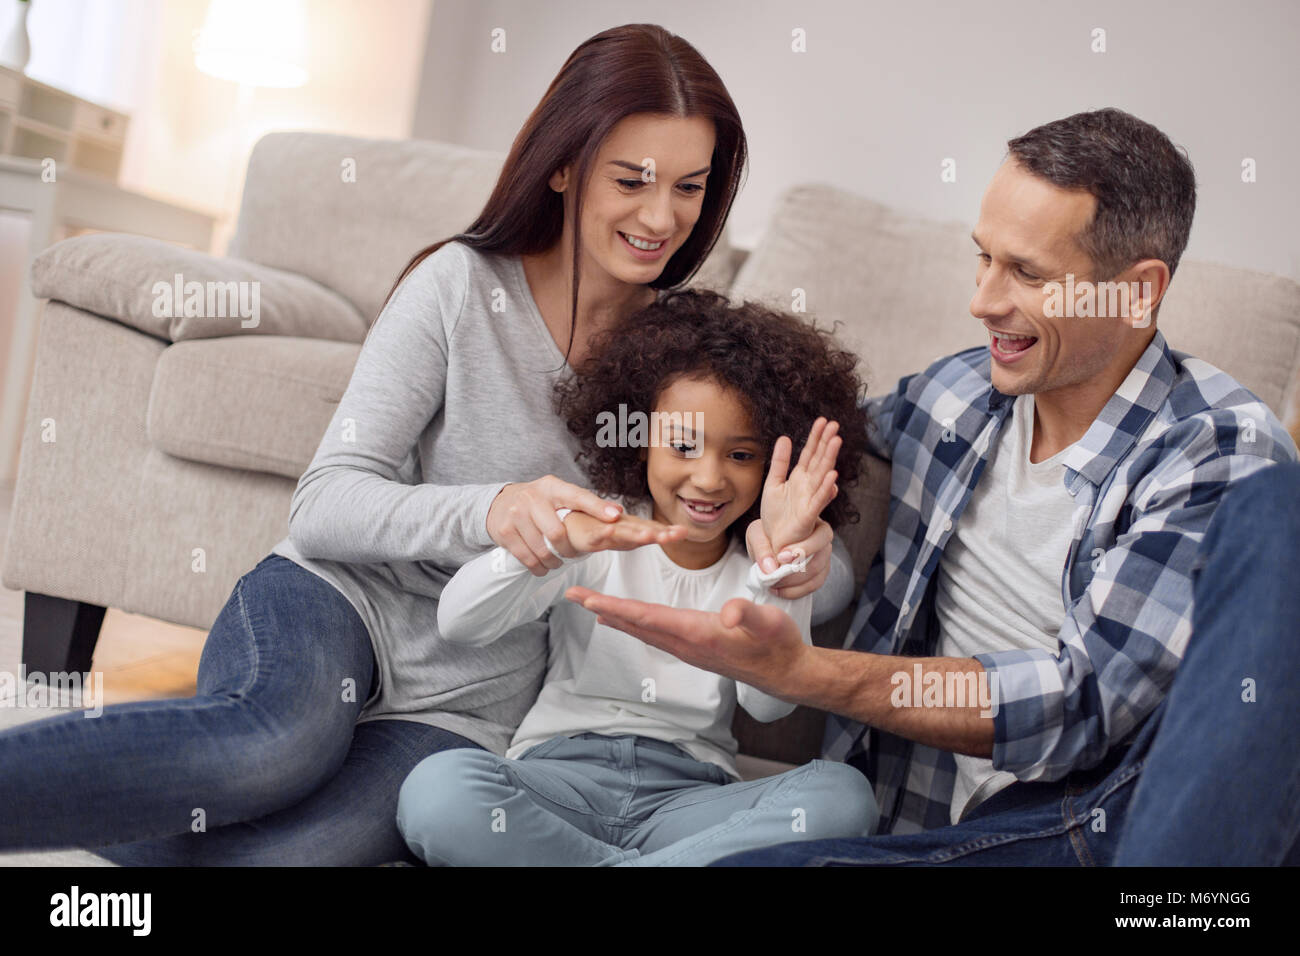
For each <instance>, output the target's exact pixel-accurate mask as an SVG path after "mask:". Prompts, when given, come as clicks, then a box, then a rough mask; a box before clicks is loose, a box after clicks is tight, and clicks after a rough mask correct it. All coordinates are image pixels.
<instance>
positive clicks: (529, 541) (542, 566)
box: [487, 475, 623, 577]
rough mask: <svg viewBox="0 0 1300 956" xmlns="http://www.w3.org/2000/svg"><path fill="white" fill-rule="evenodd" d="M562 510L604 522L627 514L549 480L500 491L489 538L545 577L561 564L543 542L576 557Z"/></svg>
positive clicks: (549, 477) (489, 521) (491, 515)
mask: <svg viewBox="0 0 1300 956" xmlns="http://www.w3.org/2000/svg"><path fill="white" fill-rule="evenodd" d="M560 508H571V509H573V511H574V512H579V511H580V512H582V513H583V514H586V515H590V516H591V517H593V518H595V519H597V520H598V521H601V522H612V521H617V520H618V519H619V517H620V516H621V515H622V514H623V509H622V508H621V507H620V506H619V505H617V504H615V503H614V502H612V501H606V500H605V499H603V498H601V497H600V496H599V495H597V494H595V493H594V492H592V491H589V490H587V489H586V488H579V487H578V486H577V485H571V484H569V483H568V482H567V481H562V480H560V479H559V478H556V477H555V476H554V475H546V476H545V477H542V478H538V479H537V480H536V481H528V482H520V483H515V484H509V485H506V486H505V487H504V488H502V489H501V492H500V493H499V494H498V495H497V496H496V498H494V499H493V501H492V506H491V507H490V508H489V509H488V516H487V533H488V537H490V538H491V539H492V540H493V541H495V542H496V543H497V544H499V545H500V546H501V547H503V548H505V549H506V550H507V551H509V552H510V553H511V554H512V555H514V556H515V557H516V558H517V559H518V560H519V562H520V563H521V564H523V565H525V566H526V567H527V568H528V570H529V571H531V572H532V573H533V574H535V575H537V576H539V577H540V576H542V575H544V574H546V572H547V571H553V570H554V569H555V568H558V567H559V566H560V564H561V563H562V562H561V561H560V559H559V558H557V557H556V556H555V555H554V554H552V553H551V551H550V548H547V547H546V541H544V540H542V539H543V537H545V538H546V539H548V540H549V541H550V542H551V545H552V547H554V548H555V550H556V551H557V552H559V553H560V554H562V555H563V556H564V557H566V558H572V557H576V556H577V552H576V551H575V550H574V549H573V545H572V544H570V542H569V535H568V533H567V532H566V531H565V528H564V522H562V521H561V520H560V519H559V518H558V517H557V516H556V514H555V512H556V511H557V510H558V509H560ZM570 517H571V516H570Z"/></svg>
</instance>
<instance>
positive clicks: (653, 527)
mask: <svg viewBox="0 0 1300 956" xmlns="http://www.w3.org/2000/svg"><path fill="white" fill-rule="evenodd" d="M564 527H565V528H566V529H567V530H568V532H569V543H570V544H572V545H573V547H574V549H575V550H576V551H577V552H578V553H579V554H590V553H592V552H595V551H631V550H633V549H634V548H640V547H643V546H645V545H647V544H668V543H669V542H671V541H681V540H682V539H683V538H685V537H686V535H687V528H686V526H685V525H680V524H672V525H669V524H662V523H661V522H658V521H651V520H649V519H647V518H639V517H637V516H636V515H630V514H624V515H623V516H622V517H620V518H619V519H618V520H617V521H600V520H598V519H596V518H593V517H591V515H587V514H583V513H582V512H580V511H575V512H573V513H572V514H568V515H565V517H564Z"/></svg>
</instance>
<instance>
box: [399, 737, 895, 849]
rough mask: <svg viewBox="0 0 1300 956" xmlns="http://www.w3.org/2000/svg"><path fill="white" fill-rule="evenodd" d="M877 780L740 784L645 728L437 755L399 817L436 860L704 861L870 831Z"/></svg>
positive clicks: (415, 843) (849, 774)
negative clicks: (507, 752)
mask: <svg viewBox="0 0 1300 956" xmlns="http://www.w3.org/2000/svg"><path fill="white" fill-rule="evenodd" d="M876 817H877V813H876V805H875V798H874V797H873V796H872V793H871V786H870V785H869V784H868V783H867V778H866V777H864V776H862V774H861V773H860V772H859V771H858V770H857V769H855V768H853V767H850V766H848V765H847V764H841V763H830V762H827V761H823V760H814V761H813V762H812V763H810V764H807V765H806V766H803V767H799V768H797V769H795V770H791V771H789V772H788V773H784V774H781V775H780V776H776V777H768V778H766V779H763V780H752V781H746V782H739V783H737V782H733V781H732V778H731V777H730V776H728V775H727V773H726V772H725V771H723V769H722V768H721V767H718V766H717V765H715V764H711V763H706V762H704V761H700V760H696V759H695V758H693V757H692V756H691V755H690V754H688V753H687V752H686V751H685V750H682V749H681V748H679V747H677V746H676V745H674V744H670V743H665V742H664V741H660V740H652V739H650V738H648V737H638V736H633V735H631V734H623V735H619V736H605V735H602V734H595V733H587V734H578V735H577V736H575V737H564V736H558V737H553V738H551V739H550V740H548V741H546V742H544V743H541V744H538V745H537V746H535V747H532V748H530V749H529V750H527V751H525V752H524V753H523V754H522V755H520V757H519V758H518V759H515V760H508V759H506V758H505V757H498V756H496V755H495V754H491V753H487V752H486V751H482V750H454V751H446V752H444V753H439V754H434V755H433V756H432V757H428V758H426V759H425V760H423V761H421V763H420V764H419V765H418V766H417V767H416V768H415V770H414V771H412V773H411V776H410V777H409V778H408V779H407V781H406V783H404V784H403V785H402V793H401V797H400V799H399V801H398V810H397V823H398V827H399V829H400V830H401V831H402V833H403V834H404V835H405V837H406V840H407V843H408V844H409V845H410V847H411V849H412V850H413V851H415V853H416V854H417V855H418V856H420V857H421V858H422V859H424V860H425V862H427V863H430V864H432V865H452V866H510V865H515V866H528V865H534V866H611V865H624V866H702V865H704V864H705V863H708V862H710V861H711V860H716V859H718V858H719V857H723V856H726V855H727V854H729V853H734V852H736V851H737V850H741V849H745V848H748V847H758V846H765V845H767V844H770V843H775V842H777V841H778V840H781V839H789V838H790V834H791V833H798V834H800V837H799V838H801V839H808V840H814V839H818V838H822V837H829V836H855V835H862V834H866V833H870V832H871V830H872V828H873V827H874V826H875V823H876Z"/></svg>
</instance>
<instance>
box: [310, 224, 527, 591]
mask: <svg viewBox="0 0 1300 956" xmlns="http://www.w3.org/2000/svg"><path fill="white" fill-rule="evenodd" d="M469 281H470V274H469V263H468V260H467V258H466V255H465V253H464V251H463V250H462V249H461V248H460V247H459V246H458V245H457V244H456V243H449V244H448V245H446V246H444V247H443V248H442V249H440V250H438V252H436V253H434V254H433V255H432V256H430V257H428V258H427V259H425V260H424V261H423V262H421V263H420V264H419V265H418V266H417V267H416V268H415V269H414V270H413V271H412V272H411V274H410V275H408V276H407V277H406V279H405V280H404V281H403V282H402V284H401V286H399V287H398V289H397V291H396V292H395V293H394V294H393V297H392V299H391V300H389V302H388V305H387V306H386V307H385V308H384V310H383V312H382V313H381V314H380V316H379V318H378V319H376V320H375V323H374V325H373V326H371V328H370V332H369V334H368V335H367V337H366V341H365V344H364V345H363V346H362V348H361V354H360V355H359V356H358V358H357V362H356V365H355V367H354V368H353V371H352V378H351V380H350V381H349V382H348V387H347V390H346V391H345V392H344V394H343V397H342V398H341V399H340V400H339V406H338V408H337V409H336V410H335V412H334V416H333V418H332V420H331V421H330V425H329V428H328V429H327V430H326V432H325V435H324V437H322V438H321V442H320V445H319V447H318V448H317V450H316V455H315V457H314V458H313V459H312V462H311V464H310V465H309V466H308V468H307V470H306V471H305V472H304V473H303V475H302V477H301V478H300V479H299V480H298V486H297V488H296V489H295V490H294V494H293V501H292V503H291V505H290V509H289V538H290V539H291V540H292V542H293V544H294V546H295V547H296V548H297V549H298V550H299V551H300V552H301V553H302V555H303V556H304V557H307V558H324V559H328V560H333V561H350V562H356V563H375V562H384V561H420V560H433V561H437V562H438V563H439V564H444V565H448V566H452V567H455V566H456V565H459V564H462V563H464V561H466V560H468V559H469V558H471V557H472V556H474V555H476V554H478V553H480V552H482V551H483V550H484V549H486V548H489V547H491V545H492V541H491V539H490V538H489V537H488V535H487V530H486V525H485V518H486V516H487V512H488V508H489V507H490V506H491V504H492V499H493V498H495V497H496V495H497V493H498V492H500V491H501V489H502V488H503V487H504V486H505V482H492V483H487V484H478V485H460V486H454V487H439V486H435V485H429V484H412V483H410V482H411V481H412V480H413V477H414V471H413V470H414V464H415V463H414V461H413V458H412V455H413V451H414V449H415V446H416V442H417V440H418V439H419V437H420V435H421V434H422V433H423V432H424V430H425V428H426V427H427V426H428V424H429V422H430V421H431V420H432V419H433V417H434V416H435V415H437V414H438V412H439V411H440V410H441V409H442V406H443V398H444V388H445V385H446V379H447V362H448V344H447V343H448V340H449V338H450V336H451V332H452V331H453V330H454V329H455V327H456V323H457V321H458V320H459V319H460V316H461V313H462V311H463V310H464V307H465V302H466V299H467V297H468V294H469V288H468V286H469Z"/></svg>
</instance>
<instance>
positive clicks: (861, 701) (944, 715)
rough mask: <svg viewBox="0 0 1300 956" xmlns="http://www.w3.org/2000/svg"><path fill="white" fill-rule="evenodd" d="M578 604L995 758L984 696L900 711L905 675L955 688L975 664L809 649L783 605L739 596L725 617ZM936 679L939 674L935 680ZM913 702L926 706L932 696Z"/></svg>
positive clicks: (690, 651)
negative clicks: (953, 680) (956, 679)
mask: <svg viewBox="0 0 1300 956" xmlns="http://www.w3.org/2000/svg"><path fill="white" fill-rule="evenodd" d="M565 597H567V598H568V599H569V600H571V601H575V602H576V603H579V604H581V605H582V606H583V607H585V608H586V609H587V610H589V611H592V612H593V613H595V614H597V615H599V620H600V622H601V623H602V624H607V625H609V626H610V627H616V628H618V629H619V630H621V631H626V632H627V633H628V634H631V635H632V636H633V637H636V638H639V639H640V640H643V641H645V642H646V643H647V644H650V645H651V646H653V647H657V648H659V649H660V650H663V651H667V652H668V653H669V654H672V655H674V656H675V657H678V658H680V659H681V660H683V661H685V662H686V663H688V664H692V665H694V666H696V667H699V668H702V669H704V670H708V671H712V672H714V673H716V674H722V675H723V676H724V677H730V678H732V679H733V680H736V681H739V682H741V683H744V684H748V685H750V686H751V687H756V688H758V689H759V690H762V691H764V692H765V693H767V694H770V695H771V696H773V697H777V698H780V699H781V700H786V701H789V702H790V703H793V704H807V705H808V706H810V707H816V708H819V709H821V710H829V711H831V712H833V713H837V714H843V715H844V716H846V717H851V718H853V719H855V720H859V721H862V722H863V723H866V724H870V725H871V726H873V727H878V728H880V729H881V730H886V731H889V732H890V733H894V734H898V735H900V736H904V737H910V738H911V739H913V740H917V741H919V742H921V743H925V744H929V745H930V746H933V747H938V748H941V749H943V750H951V751H955V752H957V753H968V754H971V755H972V756H976V757H987V756H989V755H990V754H991V753H992V750H993V721H992V719H991V718H990V717H989V716H981V713H982V712H983V713H984V714H987V713H988V712H989V710H990V708H988V706H987V701H986V702H985V704H984V705H981V703H980V701H979V695H978V694H976V695H974V698H975V699H974V700H973V701H971V703H970V705H969V706H963V707H956V706H950V707H927V706H901V705H896V704H895V702H894V700H893V699H891V698H896V697H897V696H898V695H897V694H896V690H898V689H899V688H900V687H901V681H900V680H899V679H898V678H896V677H895V675H896V674H905V675H906V677H907V679H908V680H909V681H914V679H915V676H916V671H915V665H917V664H920V665H921V674H922V678H921V680H922V684H921V688H922V690H923V689H924V687H925V684H926V683H927V682H928V683H933V682H934V681H935V680H936V679H939V680H942V681H943V686H944V687H946V686H948V684H949V679H948V677H947V676H946V675H947V674H948V673H949V672H954V673H955V674H957V675H961V676H962V677H963V679H965V677H966V675H968V674H974V675H975V680H976V681H979V680H981V679H982V678H981V676H980V675H981V674H982V668H981V667H980V665H979V663H978V662H976V661H974V660H963V659H961V658H953V657H930V658H913V657H892V656H887V655H881V654H864V653H861V652H858V651H839V650H833V649H829V648H822V647H810V646H807V645H805V644H804V643H803V641H802V639H801V636H800V633H799V628H798V625H796V624H795V622H794V620H793V619H791V617H790V616H789V615H788V614H786V613H784V612H783V611H781V610H780V609H778V608H775V607H771V606H760V605H757V604H754V603H753V602H751V601H746V600H744V599H741V598H736V599H733V600H731V601H728V602H727V603H726V604H725V605H724V606H723V608H722V611H721V612H719V613H709V612H706V611H695V610H688V609H683V608H670V607H665V606H663V605H661V604H647V603H645V602H642V601H632V600H628V599H625V598H614V597H610V596H609V595H605V594H597V593H596V592H594V591H590V590H588V589H586V588H581V587H574V588H570V589H569V590H568V591H567V592H566V594H565ZM930 674H935V675H937V676H936V677H928V676H926V675H930ZM906 700H908V701H910V702H912V703H915V702H917V701H920V702H922V703H923V702H924V700H925V697H924V694H920V695H919V696H912V692H911V690H910V685H909V692H908V697H907V698H906Z"/></svg>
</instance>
